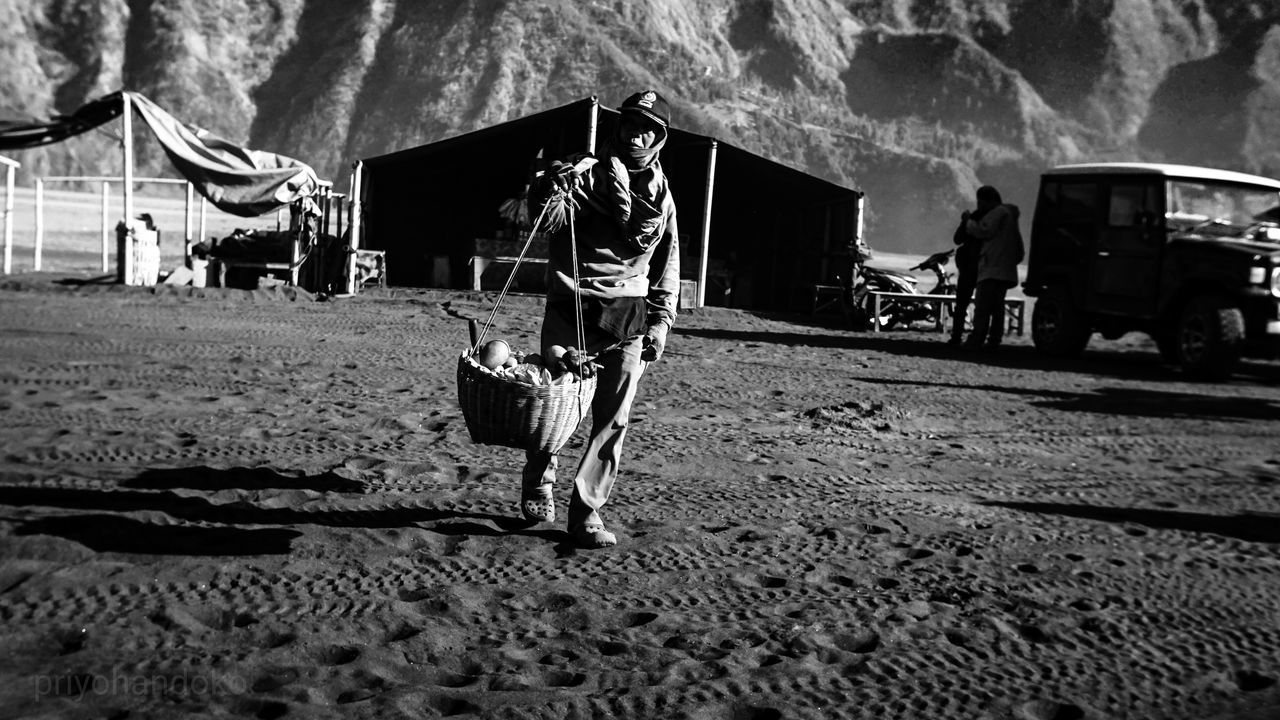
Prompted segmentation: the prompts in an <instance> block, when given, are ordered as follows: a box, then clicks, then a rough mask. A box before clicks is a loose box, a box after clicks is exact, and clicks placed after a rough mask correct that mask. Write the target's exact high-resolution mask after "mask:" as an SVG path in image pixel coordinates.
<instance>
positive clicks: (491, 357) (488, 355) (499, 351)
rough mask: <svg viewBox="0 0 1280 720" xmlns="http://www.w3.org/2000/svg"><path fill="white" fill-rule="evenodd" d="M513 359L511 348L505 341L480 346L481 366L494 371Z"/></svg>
mask: <svg viewBox="0 0 1280 720" xmlns="http://www.w3.org/2000/svg"><path fill="white" fill-rule="evenodd" d="M509 357H511V346H510V345H508V344H507V343H506V341H505V340H490V341H489V342H487V343H485V344H484V345H481V346H480V358H479V360H480V364H481V365H483V366H485V367H487V368H489V369H490V370H493V369H495V368H498V367H501V366H502V364H503V363H505V362H506V361H507V358H509Z"/></svg>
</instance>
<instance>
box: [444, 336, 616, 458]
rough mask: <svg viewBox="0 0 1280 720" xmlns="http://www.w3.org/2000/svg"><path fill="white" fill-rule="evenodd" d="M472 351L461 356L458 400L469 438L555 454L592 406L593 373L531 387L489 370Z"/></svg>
mask: <svg viewBox="0 0 1280 720" xmlns="http://www.w3.org/2000/svg"><path fill="white" fill-rule="evenodd" d="M473 358H474V356H473V354H472V353H471V352H470V351H464V352H463V353H462V355H461V356H460V357H459V358H458V404H459V405H460V406H462V416H463V417H464V418H466V421H467V430H468V431H470V432H471V439H472V440H473V441H475V442H477V443H480V444H482V445H502V446H505V447H513V448H520V449H522V450H537V451H542V452H551V453H554V452H557V451H559V450H560V448H561V447H564V444H565V443H566V442H568V441H569V437H570V436H571V435H573V431H574V430H577V429H578V424H579V423H581V422H582V418H583V417H584V416H585V415H586V414H587V410H588V409H590V408H591V398H593V397H595V394H596V379H595V378H594V377H590V378H584V379H580V380H579V381H577V382H571V383H566V384H564V385H527V384H525V383H521V382H516V381H514V380H506V379H504V378H500V377H497V376H495V375H492V374H490V373H488V372H486V371H485V369H484V368H483V367H481V366H480V365H479V363H477V362H476V361H475V360H474V359H473Z"/></svg>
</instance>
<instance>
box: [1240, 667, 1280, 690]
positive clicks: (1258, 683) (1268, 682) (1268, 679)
mask: <svg viewBox="0 0 1280 720" xmlns="http://www.w3.org/2000/svg"><path fill="white" fill-rule="evenodd" d="M1235 681H1236V687H1238V688H1240V689H1241V690H1243V691H1245V692H1257V691H1258V690H1266V689H1267V688H1269V687H1271V686H1273V685H1275V684H1276V679H1275V678H1274V677H1272V676H1270V675H1263V674H1262V673H1259V672H1256V671H1253V670H1241V671H1240V672H1237V673H1236V677H1235Z"/></svg>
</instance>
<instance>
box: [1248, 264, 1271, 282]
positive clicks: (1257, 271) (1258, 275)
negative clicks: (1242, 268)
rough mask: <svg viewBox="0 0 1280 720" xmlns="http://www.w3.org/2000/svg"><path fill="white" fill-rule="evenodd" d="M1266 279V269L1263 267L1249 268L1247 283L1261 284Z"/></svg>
mask: <svg viewBox="0 0 1280 720" xmlns="http://www.w3.org/2000/svg"><path fill="white" fill-rule="evenodd" d="M1266 281H1267V269H1266V268H1264V267H1251V268H1249V284H1250V285H1261V284H1262V283H1264V282H1266Z"/></svg>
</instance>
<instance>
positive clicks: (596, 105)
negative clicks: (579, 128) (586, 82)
mask: <svg viewBox="0 0 1280 720" xmlns="http://www.w3.org/2000/svg"><path fill="white" fill-rule="evenodd" d="M599 123H600V101H599V100H598V99H597V98H596V96H595V95H592V96H591V113H590V114H589V115H588V116H587V152H589V153H591V154H592V155H595V154H596V133H597V132H598V128H599Z"/></svg>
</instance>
